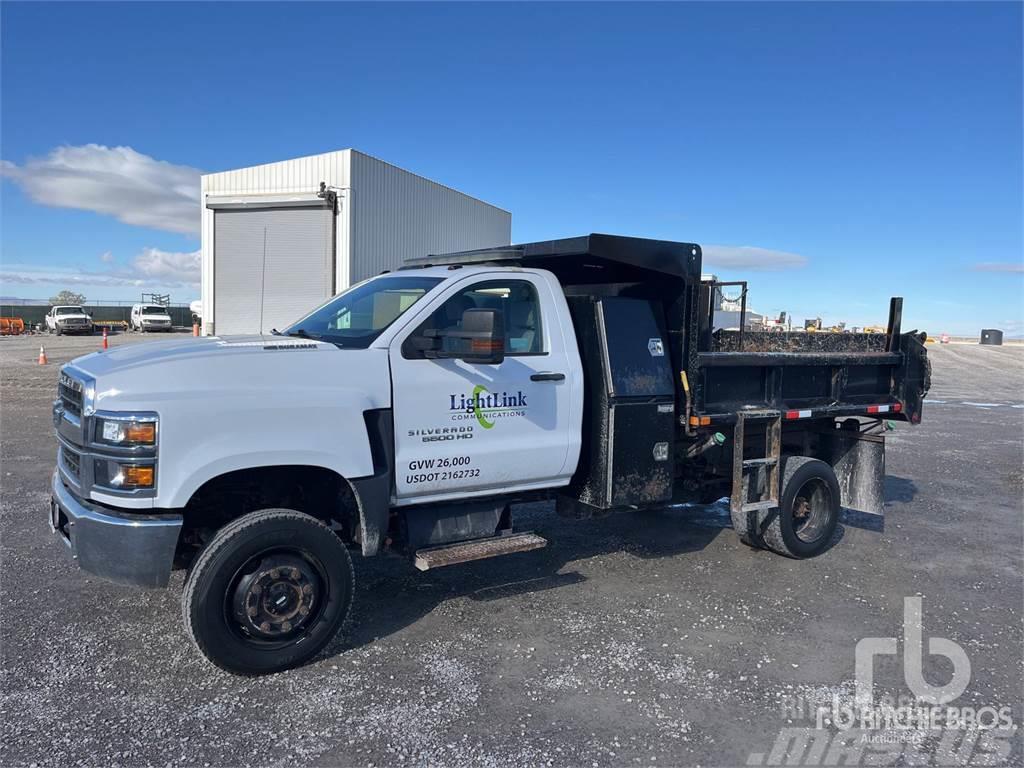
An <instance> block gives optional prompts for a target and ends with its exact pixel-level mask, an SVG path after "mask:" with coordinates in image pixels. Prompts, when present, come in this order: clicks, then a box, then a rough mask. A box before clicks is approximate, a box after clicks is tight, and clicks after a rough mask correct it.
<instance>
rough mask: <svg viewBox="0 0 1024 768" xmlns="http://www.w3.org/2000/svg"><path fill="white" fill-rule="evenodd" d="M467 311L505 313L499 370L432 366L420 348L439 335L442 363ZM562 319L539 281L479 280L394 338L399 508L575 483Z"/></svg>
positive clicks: (446, 363) (447, 362)
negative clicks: (420, 340)
mask: <svg viewBox="0 0 1024 768" xmlns="http://www.w3.org/2000/svg"><path fill="white" fill-rule="evenodd" d="M563 302H564V300H563ZM468 309H496V310H500V311H501V312H502V314H503V317H504V323H505V358H504V360H503V361H502V362H501V363H498V364H484V363H474V362H469V361H466V360H460V359H453V358H436V357H431V356H430V353H425V352H423V351H422V349H423V348H424V347H425V346H429V344H417V343H416V342H417V338H420V337H423V336H435V337H436V336H438V335H440V337H441V338H440V344H439V346H440V349H441V351H442V354H443V353H444V352H445V351H449V350H450V347H449V345H448V344H447V342H448V341H449V340H448V339H445V338H444V335H443V333H444V331H445V330H452V329H454V330H457V329H458V328H459V327H460V324H461V322H462V316H463V313H464V312H465V311H466V310H468ZM558 318H559V314H558V312H557V307H556V304H555V299H554V297H553V296H552V294H551V289H550V288H549V286H548V284H547V283H546V282H545V281H544V280H542V279H541V278H540V277H539V276H536V275H531V274H528V273H524V274H517V275H516V276H515V277H514V278H510V277H508V275H507V273H505V274H502V273H498V274H496V275H494V276H488V275H478V276H476V278H474V279H473V280H472V281H470V282H468V283H461V284H460V285H459V286H458V287H457V288H455V289H454V290H453V291H452V292H451V293H449V294H447V295H446V296H445V297H444V299H443V301H442V303H441V305H440V306H438V307H437V308H436V309H434V310H433V311H432V312H431V313H430V315H429V316H428V317H427V318H426V319H425V320H421V321H420V322H419V323H418V324H417V325H415V326H414V327H413V328H411V329H409V330H408V331H406V332H404V333H401V334H398V335H397V336H396V338H395V341H394V342H393V343H392V345H391V350H390V356H391V371H392V382H393V407H394V419H395V445H396V457H395V465H396V469H395V492H396V498H397V501H398V503H399V504H401V503H402V502H403V501H405V503H412V502H414V501H426V500H434V499H436V498H439V497H442V496H462V495H465V494H470V495H478V494H485V493H494V492H499V491H500V492H506V491H510V490H517V489H526V488H537V487H553V486H556V485H565V484H566V483H567V482H568V480H569V477H570V476H571V474H572V471H573V470H574V469H575V467H574V466H573V467H569V468H567V467H566V465H567V463H568V462H567V456H568V454H569V449H570V440H571V435H572V434H574V431H573V429H572V428H571V423H572V421H573V415H572V413H571V411H572V402H571V400H572V398H571V385H572V381H571V380H570V375H571V371H572V370H573V369H572V368H570V361H569V359H568V355H567V352H566V344H565V342H564V339H563V337H562V328H561V326H560V324H559V323H558ZM578 420H579V415H578V414H577V415H576V421H578ZM576 427H577V428H576V429H575V432H576V433H578V424H577V425H576ZM577 441H578V437H577ZM573 463H575V462H573Z"/></svg>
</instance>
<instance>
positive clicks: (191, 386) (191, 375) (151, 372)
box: [71, 335, 391, 411]
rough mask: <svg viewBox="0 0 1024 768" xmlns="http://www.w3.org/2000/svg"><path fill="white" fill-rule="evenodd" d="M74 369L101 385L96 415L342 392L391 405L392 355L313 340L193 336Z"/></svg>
mask: <svg viewBox="0 0 1024 768" xmlns="http://www.w3.org/2000/svg"><path fill="white" fill-rule="evenodd" d="M71 366H73V367H74V368H75V369H77V370H79V371H81V372H83V373H85V374H87V375H88V376H90V377H92V378H93V379H95V380H96V395H95V398H96V399H95V404H96V409H97V410H117V411H123V410H145V411H160V410H161V408H162V406H164V405H169V404H172V403H181V402H182V401H186V400H191V399H196V398H203V399H213V400H214V401H216V400H217V399H219V398H232V399H233V398H237V397H239V396H244V397H245V398H247V399H248V398H250V397H257V398H259V399H261V400H263V402H265V403H268V404H270V403H271V402H272V401H275V400H278V399H284V400H287V401H288V402H290V403H298V402H304V401H305V402H316V401H318V400H319V399H320V398H321V397H325V396H330V393H332V392H333V393H335V394H339V393H340V392H341V391H343V390H344V391H345V392H347V393H349V394H351V395H357V394H359V395H362V397H363V398H365V400H366V401H367V403H368V406H367V407H372V408H387V407H390V405H391V393H390V376H389V372H388V359H387V351H386V350H379V349H345V350H343V349H339V348H337V347H336V346H334V345H333V344H328V343H324V342H319V341H315V340H312V339H299V338H294V337H286V336H258V335H253V336H225V337H216V336H214V337H208V338H200V339H197V338H192V337H188V338H184V339H174V340H170V341H158V342H149V343H143V344H132V345H130V346H123V347H117V348H114V349H109V350H106V351H102V352H94V353H92V354H90V355H85V356H84V357H80V358H77V359H76V360H73V361H72V363H71ZM72 373H73V371H72Z"/></svg>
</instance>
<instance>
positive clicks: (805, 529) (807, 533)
mask: <svg viewBox="0 0 1024 768" xmlns="http://www.w3.org/2000/svg"><path fill="white" fill-rule="evenodd" d="M831 514H832V489H831V488H829V487H828V484H827V483H826V482H825V481H824V480H821V479H819V478H812V479H811V480H808V481H807V482H806V483H804V484H803V485H801V486H800V488H799V490H797V492H796V494H795V495H794V496H793V505H792V509H791V515H792V519H793V533H794V535H795V536H796V537H797V538H798V539H800V541H803V542H806V543H808V544H811V543H814V542H816V541H818V540H819V539H820V538H821V537H822V536H824V535H825V531H826V530H827V529H828V519H829V516H830V515H831Z"/></svg>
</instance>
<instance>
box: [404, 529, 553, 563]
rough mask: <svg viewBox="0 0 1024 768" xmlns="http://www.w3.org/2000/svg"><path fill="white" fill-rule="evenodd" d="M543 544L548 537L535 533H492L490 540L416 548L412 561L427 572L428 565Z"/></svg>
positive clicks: (509, 551) (514, 550)
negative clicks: (502, 534) (506, 534)
mask: <svg viewBox="0 0 1024 768" xmlns="http://www.w3.org/2000/svg"><path fill="white" fill-rule="evenodd" d="M547 545H548V540H547V539H545V538H543V537H541V536H538V535H537V534H535V533H513V534H510V535H508V536H495V537H494V538H493V539H482V540H479V541H464V542H462V543H461V544H449V545H447V546H444V547H431V548H430V549H420V550H417V551H416V559H415V560H414V564H415V565H416V567H417V568H419V569H420V570H421V571H429V570H430V569H431V568H442V567H444V566H446V565H456V564H457V563H468V562H470V561H472V560H485V559H487V558H488V557H499V556H500V555H511V554H513V553H515V552H529V551H530V550H531V549H540V548H541V547H546V546H547Z"/></svg>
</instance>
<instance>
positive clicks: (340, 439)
mask: <svg viewBox="0 0 1024 768" xmlns="http://www.w3.org/2000/svg"><path fill="white" fill-rule="evenodd" d="M340 399H341V400H342V403H344V400H345V398H340ZM311 406H312V407H311ZM370 407H372V404H371V403H369V402H368V401H364V400H361V399H360V401H358V402H352V403H350V404H349V405H347V406H346V405H344V404H341V405H339V404H332V405H331V406H321V407H316V406H315V404H311V403H302V404H295V405H294V406H293V407H278V408H275V409H273V410H268V409H266V408H261V409H259V410H258V411H256V412H253V413H250V414H245V415H243V414H241V413H239V412H238V411H233V410H232V409H230V408H228V409H224V410H220V411H219V412H217V413H210V414H208V415H207V417H206V418H203V417H200V416H198V415H195V414H193V415H190V416H188V417H184V416H177V417H175V418H167V419H163V418H162V419H161V426H160V452H159V461H158V464H157V488H158V493H157V498H156V499H155V506H158V507H164V508H172V509H174V508H180V507H184V506H185V505H186V504H187V503H188V501H189V499H191V498H192V495H193V494H194V493H195V492H196V491H197V490H198V489H199V488H200V487H201V486H202V485H203V484H204V483H206V482H207V481H209V480H212V479H213V478H215V477H218V476H220V475H223V474H225V473H227V472H233V471H235V470H239V469H251V468H254V467H270V466H288V465H302V466H314V467H323V468H325V469H330V470H333V471H334V472H337V473H338V474H339V475H341V476H342V477H344V478H346V479H353V478H360V477H366V476H368V475H372V474H373V470H374V467H373V456H372V452H371V450H370V443H369V439H368V437H367V433H366V423H365V420H364V419H363V412H364V411H365V410H368V409H369V408H370ZM165 425H166V427H165Z"/></svg>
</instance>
